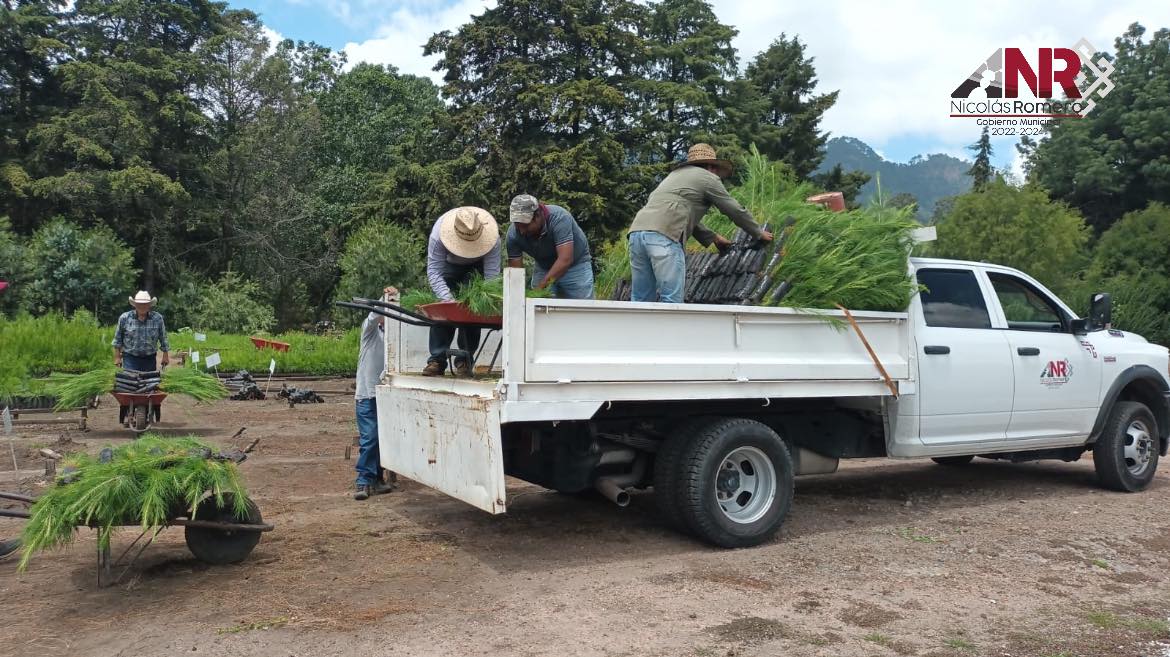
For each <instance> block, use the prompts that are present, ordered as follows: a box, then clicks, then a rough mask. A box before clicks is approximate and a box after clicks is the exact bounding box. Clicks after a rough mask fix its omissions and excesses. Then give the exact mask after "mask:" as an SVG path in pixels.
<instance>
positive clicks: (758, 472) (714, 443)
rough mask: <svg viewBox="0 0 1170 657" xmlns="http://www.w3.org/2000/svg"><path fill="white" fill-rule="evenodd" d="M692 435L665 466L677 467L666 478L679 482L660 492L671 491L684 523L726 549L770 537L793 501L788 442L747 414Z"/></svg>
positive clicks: (712, 423) (680, 521)
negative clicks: (747, 416) (749, 417)
mask: <svg viewBox="0 0 1170 657" xmlns="http://www.w3.org/2000/svg"><path fill="white" fill-rule="evenodd" d="M688 433H689V435H687V436H685V438H686V440H685V441H684V444H682V445H681V446H679V451H678V454H677V455H675V456H674V457H673V458H671V456H670V455H669V454H668V459H667V461H666V462H664V463H663V464H662V465H665V466H666V468H664V469H669V470H671V471H673V476H671V474H670V472H663V473H662V476H668V477H671V478H672V479H673V481H672V482H671V484H668V485H667V487H666V491H659V493H658V494H660V495H661V494H662V493H663V492H666V493H667V496H668V499H667V500H664V502H668V501H669V499H670V498H672V499H673V500H674V506H675V513H676V514H677V522H678V524H679V525H681V526H683V527H685V528H686V529H687V530H688V531H690V532H691V533H693V534H694V535H696V536H698V537H699V538H701V539H703V540H705V541H707V542H709V543H713V544H715V545H718V546H720V547H726V548H739V547H749V546H752V545H759V544H760V543H763V542H765V541H767V540H768V539H770V538H771V537H772V536H773V535H774V534H775V533H776V531H777V530H778V529H779V528H780V525H781V523H783V522H784V518H785V516H787V515H788V509H789V507H790V506H791V505H792V493H793V481H794V477H793V467H792V457H791V455H790V454H789V452H788V447H787V446H786V445H785V444H784V441H783V440H781V439H780V436H778V435H776V432H775V431H772V429H770V428H769V427H768V426H767V425H765V424H762V423H760V422H757V421H755V420H748V419H743V418H717V419H714V420H711V421H709V422H706V423H703V424H701V425H697V426H696V427H694V429H693V431H692V432H688ZM681 437H683V436H677V438H681ZM668 442H669V441H668ZM668 451H669V450H668ZM660 455H661V452H660ZM657 469H658V468H656V470H657ZM657 475H658V473H657V472H656V478H655V479H656V481H657V480H658V479H659V477H658V476H657Z"/></svg>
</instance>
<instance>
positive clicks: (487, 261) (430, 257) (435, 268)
mask: <svg viewBox="0 0 1170 657" xmlns="http://www.w3.org/2000/svg"><path fill="white" fill-rule="evenodd" d="M442 222H443V218H442V217H439V218H438V219H437V220H436V221H435V225H434V226H432V227H431V236H430V239H429V240H427V282H428V283H430V284H431V291H432V292H434V293H435V296H437V297H439V299H441V300H442V301H453V300H454V299H455V295H454V294H452V293H451V290H450V289H448V287H447V281H445V280H443V266H444V265H445V264H446V263H448V262H449V263H451V264H453V265H464V266H466V265H474V264H478V263H480V262H483V277H484V278H488V279H491V278H497V277H498V276H499V275H500V242H501V241H503V240H496V245H495V246H493V247H492V250H491V251H488V252H487V255H485V256H484V257H482V258H461V257H459V256H457V255H455V254H454V253H451V252H450V251H448V250H447V247H445V246H443V241H442V240H441V239H439V226H440V224H442Z"/></svg>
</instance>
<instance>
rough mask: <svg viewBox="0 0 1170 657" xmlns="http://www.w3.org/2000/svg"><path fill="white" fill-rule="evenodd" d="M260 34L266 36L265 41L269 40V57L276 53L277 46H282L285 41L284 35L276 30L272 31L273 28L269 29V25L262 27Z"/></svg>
mask: <svg viewBox="0 0 1170 657" xmlns="http://www.w3.org/2000/svg"><path fill="white" fill-rule="evenodd" d="M260 34H262V35H264V38H265V39H268V54H269V55H271V54H272V53H274V52H276V46H278V45H280V42H281V41H284V35H283V34H281V33H280V32H277V31H276V30H274V29H272V28H271V27H268V26H267V25H262V26H260Z"/></svg>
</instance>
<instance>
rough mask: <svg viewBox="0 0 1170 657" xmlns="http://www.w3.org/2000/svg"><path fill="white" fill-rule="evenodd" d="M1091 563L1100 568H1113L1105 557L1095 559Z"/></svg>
mask: <svg viewBox="0 0 1170 657" xmlns="http://www.w3.org/2000/svg"><path fill="white" fill-rule="evenodd" d="M1091 563H1092V564H1093V565H1094V566H1096V567H1098V568H1102V569H1104V570H1111V568H1110V567H1109V562H1108V561H1106V560H1104V559H1093V561H1092V562H1091Z"/></svg>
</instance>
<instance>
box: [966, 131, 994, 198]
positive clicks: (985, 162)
mask: <svg viewBox="0 0 1170 657" xmlns="http://www.w3.org/2000/svg"><path fill="white" fill-rule="evenodd" d="M967 150H969V151H971V152H972V153H975V161H974V162H973V163H972V164H971V168H970V169H968V170H967V175H969V176H971V189H973V190H975V191H977V192H979V191H983V189H984V188H986V187H987V184H988V183H990V182H991V178H992V176H993V175H995V169H993V168H992V166H991V155H992V150H991V137H990V136H989V135H988V132H987V126H984V127H983V134H982V135H980V137H979V141H977V142H975V143H974V144H971V145H970V146H968V147H967Z"/></svg>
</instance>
